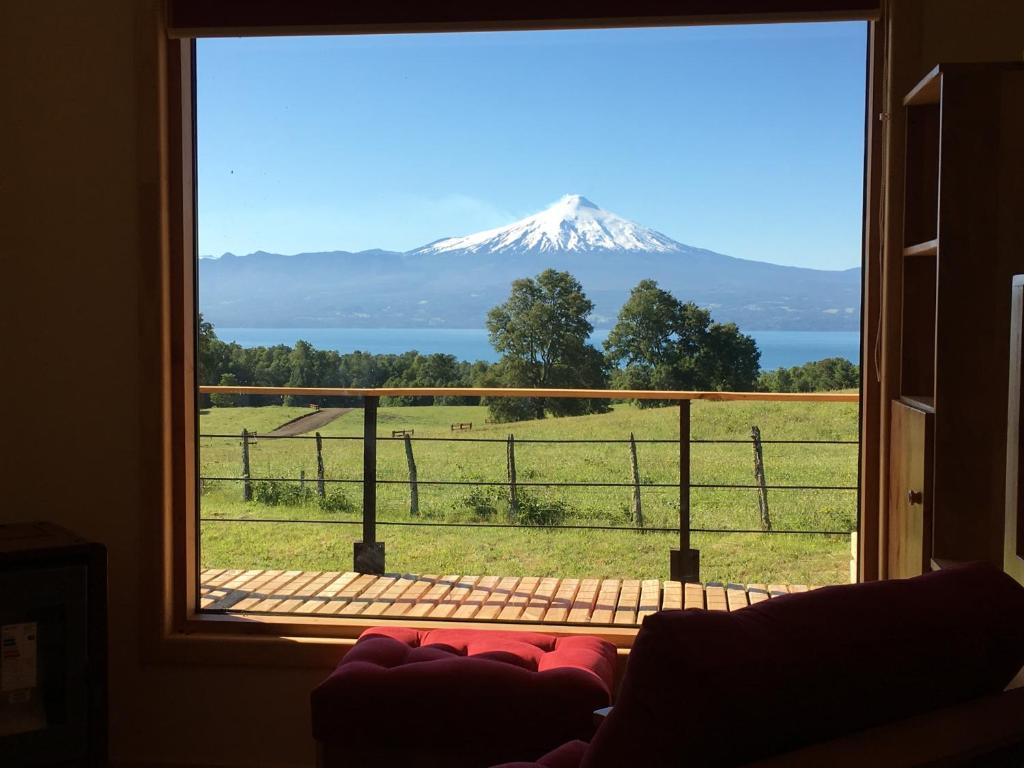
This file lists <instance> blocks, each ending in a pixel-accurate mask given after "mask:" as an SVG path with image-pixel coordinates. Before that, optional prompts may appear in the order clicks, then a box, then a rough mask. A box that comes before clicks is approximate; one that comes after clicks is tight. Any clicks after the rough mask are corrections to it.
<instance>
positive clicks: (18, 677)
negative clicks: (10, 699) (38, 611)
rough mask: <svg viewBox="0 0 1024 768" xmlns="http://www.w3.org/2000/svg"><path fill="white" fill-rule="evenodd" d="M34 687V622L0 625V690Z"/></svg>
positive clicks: (9, 690)
mask: <svg viewBox="0 0 1024 768" xmlns="http://www.w3.org/2000/svg"><path fill="white" fill-rule="evenodd" d="M35 687H36V623H35V622H34V621H33V622H27V623H25V624H5V625H4V626H3V627H0V692H3V693H8V692H11V691H20V690H23V689H26V688H35Z"/></svg>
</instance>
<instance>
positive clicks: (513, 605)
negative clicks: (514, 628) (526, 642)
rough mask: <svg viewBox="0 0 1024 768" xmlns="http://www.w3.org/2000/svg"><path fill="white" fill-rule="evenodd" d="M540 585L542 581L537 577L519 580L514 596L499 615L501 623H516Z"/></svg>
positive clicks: (511, 596) (525, 577) (526, 577)
mask: <svg viewBox="0 0 1024 768" xmlns="http://www.w3.org/2000/svg"><path fill="white" fill-rule="evenodd" d="M539 585H540V579H539V578H538V577H536V576H524V577H523V578H521V579H520V580H519V583H518V584H517V585H516V587H515V589H513V590H512V594H511V595H509V597H508V600H507V601H506V602H505V607H504V608H502V609H501V613H499V614H498V620H499V621H515V620H516V619H518V618H519V617H520V615H522V613H523V611H524V610H526V606H527V604H528V603H529V602H530V598H531V597H533V593H534V592H535V591H536V590H537V587H538V586H539Z"/></svg>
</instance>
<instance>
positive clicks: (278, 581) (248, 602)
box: [232, 571, 302, 611]
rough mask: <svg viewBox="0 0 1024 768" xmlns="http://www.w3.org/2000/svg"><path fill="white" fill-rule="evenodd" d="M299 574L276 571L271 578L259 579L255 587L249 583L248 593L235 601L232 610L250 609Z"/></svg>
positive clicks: (296, 572) (299, 573) (299, 574)
mask: <svg viewBox="0 0 1024 768" xmlns="http://www.w3.org/2000/svg"><path fill="white" fill-rule="evenodd" d="M301 575H302V571H278V572H277V575H275V576H274V577H273V578H270V579H267V580H266V581H261V583H260V585H259V586H258V587H257V588H253V585H251V584H250V589H249V590H247V591H248V593H249V594H248V595H246V596H245V597H243V598H241V599H240V600H238V601H236V602H235V604H234V605H233V606H232V610H235V611H248V610H252V608H253V606H255V605H256V604H257V603H260V602H262V601H263V600H264V599H265V598H266V597H267V596H268V595H271V594H273V593H274V591H275V590H277V589H280V588H281V587H283V586H285V585H286V584H287V583H288V582H290V581H292V580H293V579H296V578H298V577H300V576H301ZM257 578H259V577H257Z"/></svg>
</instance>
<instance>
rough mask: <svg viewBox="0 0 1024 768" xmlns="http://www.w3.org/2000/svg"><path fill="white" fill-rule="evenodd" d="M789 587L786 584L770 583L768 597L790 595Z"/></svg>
mask: <svg viewBox="0 0 1024 768" xmlns="http://www.w3.org/2000/svg"><path fill="white" fill-rule="evenodd" d="M788 594H789V589H788V588H787V587H786V585H785V584H769V585H768V597H779V596H780V595H788Z"/></svg>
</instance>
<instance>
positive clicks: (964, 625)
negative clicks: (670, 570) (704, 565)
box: [582, 565, 1024, 768]
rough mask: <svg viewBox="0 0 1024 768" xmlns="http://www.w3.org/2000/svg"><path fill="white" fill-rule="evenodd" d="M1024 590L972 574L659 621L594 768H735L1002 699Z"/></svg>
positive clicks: (647, 630)
mask: <svg viewBox="0 0 1024 768" xmlns="http://www.w3.org/2000/svg"><path fill="white" fill-rule="evenodd" d="M1022 664H1024V588H1021V586H1020V585H1018V584H1017V583H1016V582H1015V581H1014V580H1013V579H1011V578H1010V577H1009V576H1007V575H1006V574H1004V573H1002V572H1001V571H998V570H996V569H995V568H992V567H991V566H984V565H974V566H967V567H963V568H956V569H952V570H943V571H939V572H936V573H929V574H926V575H924V576H919V577H917V578H914V579H907V580H902V581H880V582H873V583H868V584H856V585H846V586H839V587H827V588H825V589H820V590H815V591H813V592H810V593H806V594H800V595H789V596H785V597H780V598H777V599H772V600H769V601H766V602H763V603H759V604H757V605H753V606H750V607H749V608H745V609H743V610H741V611H736V612H735V613H723V612H718V611H694V610H690V611H664V612H662V613H658V614H654V615H652V616H649V617H647V619H646V620H645V621H644V624H643V628H642V629H641V630H640V633H639V634H638V636H637V639H636V642H635V644H634V646H633V650H632V652H631V653H630V658H629V664H628V666H627V669H626V675H625V678H624V679H623V683H622V690H621V693H620V695H619V698H618V702H617V703H616V706H615V708H614V709H613V710H612V713H611V714H610V715H609V716H608V718H607V720H606V721H605V722H604V723H603V724H602V726H601V728H600V729H599V730H598V732H597V735H596V737H595V738H594V740H593V742H592V743H591V745H590V748H589V749H588V750H587V752H586V755H585V756H584V758H583V761H582V766H583V768H612V767H613V766H614V767H615V768H618V767H619V766H624V765H643V766H651V767H652V768H656V767H658V766H679V765H683V764H685V765H692V766H727V765H730V766H731V765H742V764H743V763H746V762H748V761H751V760H754V759H760V758H764V757H768V756H770V755H774V754H778V753H782V752H786V751H789V750H792V749H796V748H798V747H801V746H804V745H808V744H814V743H818V742H822V741H825V740H828V739H832V738H835V737H838V736H841V735H843V734H847V733H853V732H855V731H860V730H863V729H865V728H868V727H871V726H874V725H877V724H880V723H887V722H894V721H898V720H902V719H904V718H908V717H911V716H914V715H917V714H920V713H924V712H927V711H930V710H934V709H938V708H940V707H948V706H953V705H956V704H958V703H961V702H964V701H967V700H970V699H974V698H976V697H979V696H984V695H986V694H994V693H998V692H999V691H1001V690H1002V689H1003V688H1004V687H1005V686H1006V685H1007V683H1008V682H1009V681H1010V680H1011V678H1013V676H1014V675H1015V674H1016V672H1017V671H1018V670H1019V669H1020V668H1021V665H1022Z"/></svg>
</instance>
